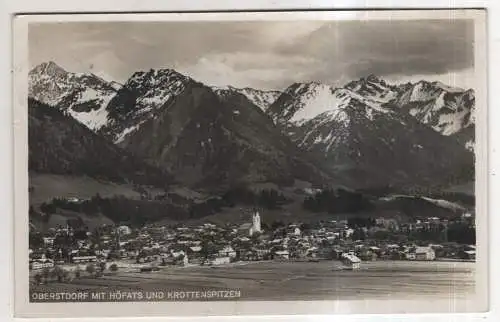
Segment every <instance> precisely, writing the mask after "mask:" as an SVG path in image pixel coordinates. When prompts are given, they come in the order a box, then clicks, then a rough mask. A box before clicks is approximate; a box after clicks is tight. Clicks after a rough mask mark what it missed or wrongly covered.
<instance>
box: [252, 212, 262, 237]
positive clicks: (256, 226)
mask: <svg viewBox="0 0 500 322" xmlns="http://www.w3.org/2000/svg"><path fill="white" fill-rule="evenodd" d="M252 232H254V233H255V232H259V233H260V232H261V227H260V215H259V212H258V211H256V212H255V213H254V214H253V216H252Z"/></svg>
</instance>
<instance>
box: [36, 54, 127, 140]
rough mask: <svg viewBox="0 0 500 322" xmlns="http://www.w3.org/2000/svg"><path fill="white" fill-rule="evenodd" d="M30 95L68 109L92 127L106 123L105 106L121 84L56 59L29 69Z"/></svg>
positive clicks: (51, 104) (80, 120)
mask: <svg viewBox="0 0 500 322" xmlns="http://www.w3.org/2000/svg"><path fill="white" fill-rule="evenodd" d="M28 79H29V87H28V96H29V97H31V98H34V99H36V100H38V101H40V102H42V103H45V104H48V105H50V106H54V107H56V108H59V109H62V110H66V111H67V112H68V113H69V115H71V116H72V117H73V118H75V119H76V120H78V121H79V122H80V123H82V124H84V125H85V126H87V127H88V128H89V129H91V130H94V131H95V130H99V129H100V128H101V127H102V126H104V125H105V124H106V123H107V118H108V113H107V111H106V106H107V104H108V102H109V101H110V100H111V98H112V97H113V96H114V95H115V94H116V90H117V88H119V87H120V86H119V84H117V83H109V82H107V81H105V80H103V79H102V78H100V77H98V76H96V75H94V74H91V73H80V74H78V73H70V72H67V71H66V70H64V69H63V68H61V67H60V66H58V65H57V64H55V63H54V62H48V63H42V64H40V65H38V66H36V67H35V68H33V69H32V70H31V71H30V72H29V76H28Z"/></svg>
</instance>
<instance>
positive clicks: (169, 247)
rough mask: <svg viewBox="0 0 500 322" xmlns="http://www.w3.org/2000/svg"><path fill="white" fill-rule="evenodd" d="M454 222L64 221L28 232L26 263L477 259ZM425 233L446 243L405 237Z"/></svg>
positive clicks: (105, 265) (467, 219) (89, 267)
mask: <svg viewBox="0 0 500 322" xmlns="http://www.w3.org/2000/svg"><path fill="white" fill-rule="evenodd" d="M453 225H455V226H457V225H460V226H461V227H471V229H474V217H473V215H471V214H469V213H465V214H463V215H462V216H461V217H459V218H456V219H455V220H453V221H450V220H447V219H440V218H437V217H430V218H426V219H425V220H416V221H415V222H411V223H408V222H407V223H401V222H399V221H398V220H397V219H394V218H375V219H371V220H363V219H357V220H339V221H335V220H331V221H328V222H325V221H321V222H319V223H317V224H315V225H311V224H306V223H300V222H297V223H288V224H284V223H273V224H272V225H271V227H269V226H268V225H262V224H261V214H260V213H259V212H258V211H252V213H251V215H250V216H249V221H248V222H247V223H244V224H240V225H235V224H227V225H224V226H220V225H215V224H212V223H205V224H201V225H196V226H192V227H187V226H178V227H170V226H161V225H147V226H145V227H143V228H140V229H132V228H130V227H128V226H125V225H122V226H110V225H108V226H102V227H99V228H98V229H95V230H94V231H92V232H91V231H85V229H74V228H72V227H70V226H67V227H60V228H57V229H51V230H50V231H49V232H47V233H45V234H43V235H42V234H40V233H34V234H33V236H31V237H30V249H29V258H30V262H29V266H30V271H31V272H32V274H31V275H33V276H35V280H36V279H37V280H41V278H42V277H41V276H42V275H46V277H47V276H48V275H49V274H50V272H49V271H50V270H53V271H54V270H55V271H56V272H55V273H54V272H53V275H57V272H61V273H64V274H62V277H59V280H61V279H62V278H64V276H66V277H67V276H68V275H69V273H68V272H69V271H75V270H78V272H77V273H75V274H74V275H75V276H77V277H78V275H80V274H81V273H83V272H85V271H86V272H87V273H89V274H93V275H98V274H99V273H101V274H102V272H103V271H105V270H108V271H113V272H117V271H118V270H120V269H129V270H130V269H134V270H137V271H139V272H148V271H154V270H159V269H160V268H161V267H171V266H176V267H177V266H181V267H182V266H193V265H198V266H217V265H227V264H231V263H236V262H251V261H310V262H315V261H320V260H332V261H333V260H335V261H338V262H341V263H342V265H343V266H342V267H343V268H344V269H357V268H359V267H360V265H361V263H362V262H363V261H379V260H409V261H412V260H413V261H433V260H462V261H464V260H466V261H473V260H475V254H476V247H475V245H474V244H473V243H471V244H466V243H459V242H456V241H446V239H447V238H448V235H450V234H449V233H448V231H447V230H448V227H451V226H453ZM263 226H265V229H264V228H263ZM367 226H368V227H367ZM419 234H420V235H419ZM426 234H427V236H430V235H433V236H442V240H443V241H444V242H442V243H435V242H431V241H429V240H423V239H421V240H411V239H412V238H411V237H410V236H412V235H413V236H417V237H418V236H426ZM394 236H396V238H394ZM408 237H410V238H408ZM395 239H400V240H399V241H398V240H395ZM413 239H414V238H413ZM82 265H84V269H83V270H82V272H80V267H81V266H82ZM41 271H43V272H44V273H43V274H41ZM37 272H38V273H37ZM37 275H38V276H37Z"/></svg>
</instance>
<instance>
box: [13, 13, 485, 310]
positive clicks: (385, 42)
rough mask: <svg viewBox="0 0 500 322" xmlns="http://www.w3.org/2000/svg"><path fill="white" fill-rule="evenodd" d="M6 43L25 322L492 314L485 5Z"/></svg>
mask: <svg viewBox="0 0 500 322" xmlns="http://www.w3.org/2000/svg"><path fill="white" fill-rule="evenodd" d="M13 29H14V43H13V46H14V66H13V70H14V101H13V113H14V131H15V132H14V135H15V163H14V164H15V183H14V189H15V285H16V294H15V308H16V315H17V316H19V317H84V316H89V317H90V316H144V315H148V316H149V315H150V316H190V315H193V316H199V315H234V314H238V315H242V314H246V315H248V314H250V315H254V314H259V315H274V314H281V315H283V314H336V313H342V314H345V313H353V314H356V313H384V314H389V313H437V312H439V313H455V312H457V313H462V312H484V311H486V310H488V296H487V292H488V269H487V266H488V243H487V240H488V239H487V238H488V230H487V226H488V225H487V222H488V215H487V213H488V210H487V207H486V203H487V164H486V160H487V154H486V151H487V146H486V144H487V140H486V137H487V128H486V123H487V122H486V116H487V104H486V102H487V99H486V90H487V84H486V68H487V61H486V14H485V11H484V10H472V9H468V10H451V9H450V10H404V11H398V10H386V11H362V10H359V11H315V12H297V11H295V12H239V13H238V12H232V13H229V12H225V13H215V12H212V13H163V14H74V15H61V14H58V15H50V14H46V15H24V16H23V15H20V16H17V17H16V18H15V19H14V20H13ZM131 303H134V304H135V305H130V304H131ZM146 312H147V313H146Z"/></svg>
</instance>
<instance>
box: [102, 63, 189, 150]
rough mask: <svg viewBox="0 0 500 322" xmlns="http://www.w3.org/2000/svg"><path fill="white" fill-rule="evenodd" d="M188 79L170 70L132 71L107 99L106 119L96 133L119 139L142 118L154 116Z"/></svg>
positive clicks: (135, 129)
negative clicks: (108, 99)
mask: <svg viewBox="0 0 500 322" xmlns="http://www.w3.org/2000/svg"><path fill="white" fill-rule="evenodd" d="M191 82H193V80H192V79H190V78H188V77H186V76H184V75H182V74H179V73H177V72H176V71H174V70H172V69H160V70H153V69H151V70H149V71H141V72H136V73H134V74H133V75H132V76H131V77H130V78H129V80H128V81H127V82H126V83H125V84H124V85H123V86H122V87H121V88H120V90H118V92H117V95H116V96H114V97H113V98H112V99H111V101H110V102H109V105H108V106H107V108H106V110H107V111H108V113H109V120H108V123H107V124H106V126H104V127H103V128H102V129H100V131H99V133H101V134H103V135H105V136H106V137H108V138H109V139H111V140H112V141H113V142H115V143H120V142H122V141H123V140H124V139H125V138H126V137H127V136H128V135H130V134H131V133H133V132H135V131H137V130H138V129H139V127H140V126H141V125H142V124H143V123H144V122H145V121H146V120H149V119H151V118H155V117H157V114H158V113H161V111H162V109H163V108H164V106H166V105H168V104H169V103H171V102H172V101H173V100H174V98H175V97H176V96H177V95H179V94H180V93H182V91H183V90H184V89H185V88H186V86H187V85H188V84H189V83H191Z"/></svg>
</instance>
